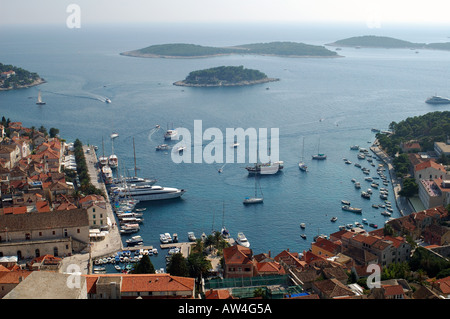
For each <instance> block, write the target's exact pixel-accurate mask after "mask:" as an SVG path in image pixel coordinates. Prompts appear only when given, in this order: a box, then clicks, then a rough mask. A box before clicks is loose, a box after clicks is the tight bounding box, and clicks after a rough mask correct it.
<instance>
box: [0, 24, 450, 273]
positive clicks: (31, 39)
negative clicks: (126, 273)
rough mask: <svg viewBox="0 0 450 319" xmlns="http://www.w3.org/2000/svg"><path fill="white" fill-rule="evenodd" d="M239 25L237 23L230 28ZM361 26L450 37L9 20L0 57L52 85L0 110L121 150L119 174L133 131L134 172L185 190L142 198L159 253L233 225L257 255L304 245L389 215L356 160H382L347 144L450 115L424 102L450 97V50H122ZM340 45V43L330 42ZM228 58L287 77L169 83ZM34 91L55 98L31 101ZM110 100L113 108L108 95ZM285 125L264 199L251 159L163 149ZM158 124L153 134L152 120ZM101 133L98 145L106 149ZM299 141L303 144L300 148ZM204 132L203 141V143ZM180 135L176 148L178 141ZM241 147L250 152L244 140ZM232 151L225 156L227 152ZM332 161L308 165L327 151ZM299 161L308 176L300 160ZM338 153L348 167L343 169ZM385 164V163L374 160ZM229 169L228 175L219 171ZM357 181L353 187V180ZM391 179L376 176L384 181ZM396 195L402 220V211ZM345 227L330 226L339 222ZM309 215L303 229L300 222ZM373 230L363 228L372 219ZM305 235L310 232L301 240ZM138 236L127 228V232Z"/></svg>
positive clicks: (26, 92) (299, 38) (147, 231)
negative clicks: (184, 135)
mask: <svg viewBox="0 0 450 319" xmlns="http://www.w3.org/2000/svg"><path fill="white" fill-rule="evenodd" d="M236 30H239V32H235V31H236ZM365 34H379V35H386V36H393V37H397V38H400V39H403V40H408V41H412V42H443V41H447V35H448V32H447V33H446V30H444V29H442V28H441V29H417V30H411V29H402V28H391V29H389V28H384V29H380V30H378V29H367V28H365V27H364V26H360V27H359V28H355V27H354V26H350V27H342V28H336V27H335V26H310V25H293V24H289V25H208V26H207V27H205V26H204V25H158V24H151V25H139V26H125V25H121V26H83V27H82V28H81V29H77V30H71V29H67V28H64V27H61V26H46V27H39V28H35V27H32V26H24V27H14V28H13V27H8V28H6V29H3V30H0V42H1V43H2V49H1V50H0V62H2V63H4V64H13V65H16V66H20V67H22V68H24V69H26V70H29V71H32V72H37V73H39V75H40V76H41V77H43V78H45V80H46V81H47V83H46V84H43V85H40V86H38V87H33V88H29V89H23V90H15V91H8V92H0V114H1V115H2V116H5V117H7V118H10V119H11V120H12V121H21V122H22V123H23V125H24V126H27V127H31V126H35V127H37V128H38V127H40V126H41V125H44V126H45V127H46V128H47V129H50V128H52V127H55V128H58V129H59V130H60V135H61V137H62V138H64V139H66V140H67V141H68V142H70V141H73V140H75V139H76V138H79V139H80V140H81V141H82V142H83V143H84V144H90V145H97V146H98V147H99V149H98V155H99V156H100V155H103V154H105V155H109V154H111V152H112V143H111V140H110V138H109V136H110V134H111V133H112V132H113V131H115V132H118V133H119V137H118V138H116V139H115V140H114V152H115V153H116V154H117V155H118V157H119V161H120V167H119V169H120V173H121V174H122V175H123V174H128V175H134V156H133V139H134V143H135V149H136V163H137V167H138V169H139V170H138V175H139V176H143V177H155V178H157V179H158V182H157V184H158V185H161V186H168V187H177V188H183V189H186V190H187V192H186V193H185V194H184V195H183V196H182V198H180V199H176V200H168V201H159V202H145V203H141V204H140V205H139V207H146V208H147V210H146V211H145V213H144V219H145V221H144V224H143V225H142V226H141V230H140V232H139V234H140V235H141V236H142V237H143V238H144V244H145V245H153V246H155V247H157V248H159V234H160V233H165V232H169V233H171V234H172V233H177V234H178V237H179V239H180V241H187V232H189V231H193V232H194V233H195V234H196V236H197V237H200V236H201V234H202V233H203V232H204V233H206V234H210V233H211V231H213V230H220V229H221V228H222V225H225V226H226V227H227V228H228V229H229V230H230V232H231V235H232V236H233V237H235V236H236V234H237V232H239V231H242V232H244V233H245V235H246V236H247V238H248V240H249V241H250V243H251V248H252V249H253V252H254V253H255V254H257V253H263V252H265V253H267V252H268V251H271V253H272V255H275V254H278V253H279V252H281V251H282V250H284V249H290V250H291V251H297V252H302V251H304V250H307V249H309V248H310V243H311V241H312V239H313V237H314V236H315V235H317V234H330V233H333V232H335V231H338V226H339V225H346V224H349V223H354V222H355V221H359V222H361V219H362V218H366V219H367V220H368V221H369V222H372V223H375V224H378V226H379V227H383V225H384V222H385V221H386V219H387V218H386V217H384V216H382V215H381V214H380V212H381V211H382V210H383V209H374V208H372V207H371V205H372V204H373V203H375V204H378V203H381V199H379V197H378V193H379V192H378V190H376V189H373V191H374V195H373V196H372V199H371V200H366V199H363V198H362V197H361V196H360V192H361V190H366V189H367V188H369V187H370V183H369V182H366V181H365V180H364V177H366V175H364V174H363V173H362V171H361V170H360V169H359V168H357V167H355V166H354V165H353V163H356V162H360V163H361V164H364V165H363V166H365V167H367V168H370V170H371V174H370V175H369V176H376V175H377V174H376V167H372V166H370V165H369V164H368V163H367V162H366V161H361V160H358V159H357V158H356V154H357V152H355V151H351V150H350V146H351V145H354V144H357V145H359V146H360V147H365V148H369V147H370V146H371V143H372V142H373V141H374V138H375V135H374V133H373V132H372V131H371V128H377V129H381V130H384V129H387V128H388V127H389V124H390V123H391V122H392V121H397V122H398V121H401V120H403V119H406V118H407V117H411V116H417V115H422V114H425V113H428V112H432V111H437V110H439V111H442V110H448V106H435V105H428V104H426V103H425V102H424V101H425V99H426V98H427V97H429V96H430V95H433V94H438V95H444V96H448V95H450V89H449V76H448V74H449V66H450V63H449V62H450V53H449V52H444V51H431V50H418V53H416V51H415V50H409V49H366V48H363V49H356V48H342V50H340V51H337V52H338V54H339V55H342V56H343V57H340V58H283V57H270V56H256V55H247V56H244V55H233V56H221V57H213V58H201V59H144V58H133V57H126V56H121V55H119V53H121V52H124V51H129V50H134V49H138V48H143V47H146V46H149V45H152V44H163V43H175V42H176V43H194V44H200V45H212V46H229V45H238V44H245V43H256V42H269V41H296V42H304V43H309V44H316V45H323V44H326V43H330V42H334V41H336V40H339V39H342V38H346V37H350V36H358V35H365ZM329 48H330V49H331V50H334V49H335V48H333V47H329ZM221 65H233V66H238V65H243V66H244V67H246V68H252V69H258V70H260V71H262V72H264V73H266V74H267V75H268V76H269V77H275V78H279V79H280V81H278V82H272V83H268V84H262V85H255V86H249V87H233V88H230V87H228V88H189V87H177V86H174V85H172V83H173V82H175V81H178V80H182V79H184V78H185V77H186V76H187V74H188V73H189V72H191V71H193V70H198V69H205V68H210V67H215V66H221ZM38 90H41V91H42V98H43V100H44V101H45V102H46V103H47V104H46V105H44V106H37V105H36V104H35V101H36V97H37V92H38ZM106 98H110V99H111V100H112V103H110V104H108V103H105V102H104V101H105V99H106ZM195 120H201V121H202V125H203V129H204V130H205V129H207V128H209V127H214V128H218V129H220V130H222V132H224V133H225V131H226V129H227V128H243V129H247V128H256V129H259V128H267V129H270V128H278V129H279V136H280V138H279V159H280V160H282V161H284V169H283V170H282V171H281V172H280V173H278V174H276V175H272V176H264V177H262V178H260V179H259V184H260V186H261V189H262V192H263V194H264V203H263V204H259V205H249V206H244V205H243V203H242V201H243V199H244V198H245V197H247V196H251V195H252V194H254V187H255V182H254V178H253V177H249V176H248V173H247V171H246V170H245V166H247V165H251V164H252V163H236V162H234V163H226V164H225V165H224V163H213V164H206V163H202V164H199V163H180V164H176V163H174V162H173V161H172V158H171V155H170V152H164V151H163V152H161V151H159V152H158V151H155V147H156V146H157V145H159V144H162V143H164V142H165V141H164V139H163V134H164V131H165V129H166V128H167V127H172V126H173V127H183V128H187V129H189V130H191V131H192V132H193V129H194V121H195ZM157 124H158V125H160V127H161V128H160V130H155V125H157ZM102 141H103V144H102ZM303 141H304V144H303ZM208 142H209V141H203V145H204V146H205V145H207V144H208ZM172 144H173V143H172ZM239 147H245V145H240V146H239ZM224 151H226V150H225V149H224ZM319 151H320V152H321V153H325V154H327V156H328V158H327V160H325V161H313V160H311V156H312V155H313V154H316V153H318V152H319ZM302 156H304V158H305V161H306V163H307V165H308V167H309V171H308V172H307V173H305V172H302V171H300V170H299V169H298V162H299V160H300V158H301V157H302ZM343 158H348V159H349V160H350V161H352V162H353V163H352V164H351V165H346V164H345V163H344V161H343ZM374 163H375V164H376V165H378V164H379V163H378V162H376V161H374ZM219 168H223V171H222V173H218V169H219ZM352 178H355V179H356V180H358V181H360V182H361V185H362V188H361V190H356V189H355V188H354V185H353V183H352V182H351V179H352ZM383 186H384V185H382V184H381V185H380V187H383ZM388 188H389V190H390V192H389V201H391V202H392V203H393V208H394V213H393V214H392V216H393V217H399V216H400V213H399V212H398V210H397V208H396V207H395V204H394V198H393V195H392V193H393V192H392V188H391V185H389V186H388ZM343 199H345V200H349V201H350V202H351V204H352V206H355V207H361V208H362V209H363V213H362V215H357V214H353V213H351V212H346V211H342V210H341V206H342V204H341V200H343ZM333 216H336V217H337V218H338V220H337V222H335V223H332V222H331V221H330V219H331V217H333ZM300 223H305V224H306V229H305V230H301V229H300V227H299V224H300ZM366 227H367V226H366ZM301 233H305V234H306V235H307V239H306V240H304V239H302V238H301V237H300V234H301ZM129 237H130V236H124V237H123V239H124V240H125V239H127V238H129ZM166 253H167V252H166V251H162V250H160V253H159V255H158V257H152V259H151V260H152V262H153V264H154V265H155V267H156V268H160V267H164V266H165V259H164V256H165V255H166Z"/></svg>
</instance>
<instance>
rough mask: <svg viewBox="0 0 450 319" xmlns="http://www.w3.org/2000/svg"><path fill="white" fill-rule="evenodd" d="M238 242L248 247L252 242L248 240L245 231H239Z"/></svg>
mask: <svg viewBox="0 0 450 319" xmlns="http://www.w3.org/2000/svg"><path fill="white" fill-rule="evenodd" d="M236 242H237V243H238V244H239V245H241V246H244V247H246V248H248V247H250V242H249V241H248V240H247V237H245V235H244V233H243V232H239V233H238V234H237V238H236Z"/></svg>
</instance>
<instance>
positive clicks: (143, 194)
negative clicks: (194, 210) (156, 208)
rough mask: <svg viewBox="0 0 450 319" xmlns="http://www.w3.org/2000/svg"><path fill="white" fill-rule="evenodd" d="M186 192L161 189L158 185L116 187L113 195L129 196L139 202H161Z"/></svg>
mask: <svg viewBox="0 0 450 319" xmlns="http://www.w3.org/2000/svg"><path fill="white" fill-rule="evenodd" d="M185 192H186V190H184V189H178V188H173V187H162V186H158V185H133V184H131V185H125V186H124V187H117V188H116V189H115V190H114V193H115V194H117V195H119V197H126V196H131V197H132V198H134V199H137V200H139V201H141V202H143V201H150V200H162V199H171V198H178V197H180V196H181V195H183V194H184V193H185Z"/></svg>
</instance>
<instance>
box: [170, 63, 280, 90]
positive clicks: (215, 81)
mask: <svg viewBox="0 0 450 319" xmlns="http://www.w3.org/2000/svg"><path fill="white" fill-rule="evenodd" d="M273 81H279V79H276V78H269V77H267V75H266V74H264V73H263V72H261V71H258V70H252V69H246V68H244V67H243V66H242V65H241V66H219V67H215V68H210V69H205V70H198V71H192V72H190V73H189V75H188V76H187V77H186V78H185V79H184V80H182V81H177V82H175V83H173V85H177V86H193V87H217V86H245V85H253V84H260V83H267V82H273Z"/></svg>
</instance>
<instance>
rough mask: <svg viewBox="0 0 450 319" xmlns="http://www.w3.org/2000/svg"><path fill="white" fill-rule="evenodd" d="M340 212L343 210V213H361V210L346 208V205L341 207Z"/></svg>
mask: <svg viewBox="0 0 450 319" xmlns="http://www.w3.org/2000/svg"><path fill="white" fill-rule="evenodd" d="M342 210H345V211H348V212H353V213H362V208H357V207H351V206H348V205H344V206H342Z"/></svg>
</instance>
